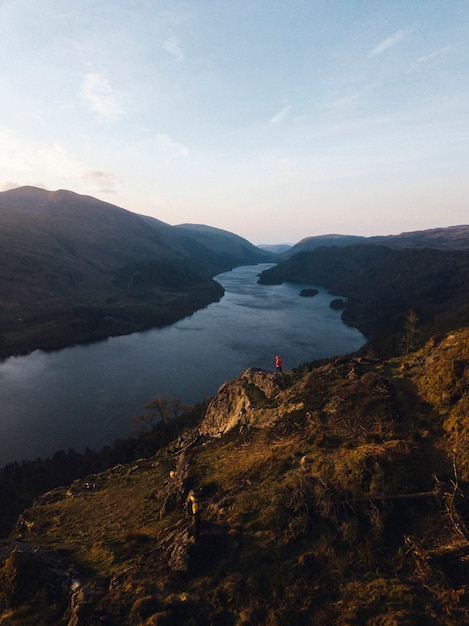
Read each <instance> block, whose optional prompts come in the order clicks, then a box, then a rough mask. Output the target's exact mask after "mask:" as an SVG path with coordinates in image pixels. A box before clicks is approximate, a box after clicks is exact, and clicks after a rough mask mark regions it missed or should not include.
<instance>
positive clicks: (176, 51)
mask: <svg viewBox="0 0 469 626" xmlns="http://www.w3.org/2000/svg"><path fill="white" fill-rule="evenodd" d="M161 47H162V48H163V50H166V52H168V53H169V54H172V55H173V56H175V57H176V58H177V59H179V60H180V61H183V60H184V51H183V49H182V48H181V46H180V45H179V42H178V40H177V39H176V37H168V39H165V40H164V41H163V43H162V44H161Z"/></svg>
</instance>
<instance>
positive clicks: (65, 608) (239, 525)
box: [0, 328, 469, 626]
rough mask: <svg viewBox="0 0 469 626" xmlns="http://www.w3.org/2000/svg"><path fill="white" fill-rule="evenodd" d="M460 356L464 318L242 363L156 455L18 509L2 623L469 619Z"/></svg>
mask: <svg viewBox="0 0 469 626" xmlns="http://www.w3.org/2000/svg"><path fill="white" fill-rule="evenodd" d="M468 363H469V329H467V328H466V329H460V330H459V331H457V332H454V333H452V334H450V335H448V336H446V337H444V338H442V340H441V341H439V342H437V341H432V342H430V343H428V344H427V345H426V346H424V347H423V348H421V349H420V350H419V351H418V352H414V353H410V354H408V355H407V356H406V357H401V358H399V359H393V360H388V361H383V362H372V361H370V360H365V359H358V358H352V359H340V360H338V361H335V362H334V361H331V362H326V363H322V364H320V363H311V364H309V367H308V368H306V369H305V370H302V371H299V370H298V371H291V372H287V373H286V374H285V375H284V376H281V377H278V376H277V375H275V374H273V373H270V372H266V371H263V370H248V371H246V372H244V373H243V374H242V375H240V376H239V377H238V378H237V379H236V380H234V381H230V382H227V383H225V384H224V385H223V386H222V387H221V389H220V390H219V393H218V394H217V396H216V397H215V398H214V399H213V401H212V402H211V403H210V405H209V407H208V409H207V411H206V414H205V417H204V418H203V420H202V422H201V423H200V425H199V426H198V428H196V429H193V430H191V431H185V432H184V433H183V434H182V435H181V436H180V437H179V438H178V439H177V440H175V441H174V442H173V443H172V444H170V445H169V446H167V447H165V448H164V449H162V450H160V451H159V452H158V453H157V454H156V455H155V456H153V457H151V458H148V459H141V460H140V461H138V462H136V463H134V464H132V465H129V466H118V467H115V468H113V469H111V470H108V471H106V472H104V473H102V474H98V475H94V476H90V477H87V478H86V479H85V480H78V481H75V483H73V484H72V485H71V486H70V487H69V488H65V487H64V488H59V489H57V490H54V491H53V492H50V493H49V494H46V495H45V496H44V497H43V498H41V499H40V500H39V501H38V503H37V504H36V505H35V506H33V507H32V508H30V509H28V510H27V511H25V513H24V515H23V516H22V517H21V518H20V520H19V523H18V525H17V527H16V530H15V531H14V532H13V533H12V536H11V538H10V541H9V542H7V543H6V544H5V545H4V547H3V550H2V554H1V556H2V559H3V561H2V563H3V565H2V567H1V568H0V606H1V607H2V610H3V612H4V615H6V614H7V612H8V616H9V617H8V619H10V621H9V622H8V623H9V624H11V625H12V626H26V624H30V623H32V620H33V621H34V623H35V625H36V626H42V625H45V624H47V626H54V625H55V624H57V625H58V624H66V623H69V624H86V625H87V626H95V625H96V626H97V625H98V624H100V625H102V624H105V625H109V626H110V625H111V624H112V625H115V624H128V625H135V626H151V625H154V624H181V625H183V624H193V625H196V626H197V625H204V626H205V625H206V624H224V625H227V626H231V625H232V626H235V625H238V624H245V625H252V626H271V625H272V624H275V625H277V626H291V625H292V624H315V625H317V626H329V625H330V624H349V625H350V626H374V625H376V624H422V625H424V626H425V625H426V624H428V625H430V624H442V625H443V624H445V625H446V626H453V625H454V626H456V625H457V624H462V623H467V620H468V619H469V599H468V595H467V590H468V584H469V566H468V562H469V561H468V557H469V534H468V529H467V524H468V522H469V509H468V507H467V504H466V499H467V496H469V456H468V452H467V450H468V449H469V446H468V444H469V435H468V432H467V424H466V418H465V415H466V413H467V408H468V406H469V404H468V402H469V395H468V394H469V367H468ZM434 385H437V386H436V387H434ZM190 489H195V490H196V491H197V493H198V494H199V497H200V502H201V505H202V526H201V536H200V538H199V539H198V540H196V541H194V539H193V538H192V537H191V531H190V522H189V519H187V517H185V513H184V502H185V498H186V496H187V493H188V491H189V490H190ZM28 620H29V621H28Z"/></svg>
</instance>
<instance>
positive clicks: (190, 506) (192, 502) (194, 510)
mask: <svg viewBox="0 0 469 626" xmlns="http://www.w3.org/2000/svg"><path fill="white" fill-rule="evenodd" d="M186 512H187V514H188V515H189V516H190V517H191V518H192V534H193V536H194V539H198V538H199V535H200V504H199V500H198V498H197V496H196V494H195V491H194V490H193V489H191V490H190V491H189V493H188V495H187V500H186Z"/></svg>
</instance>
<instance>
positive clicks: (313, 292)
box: [300, 289, 319, 298]
mask: <svg viewBox="0 0 469 626" xmlns="http://www.w3.org/2000/svg"><path fill="white" fill-rule="evenodd" d="M318 293H319V291H318V290H317V289H302V290H301V291H300V296H301V297H302V298H312V297H313V296H317V295H318Z"/></svg>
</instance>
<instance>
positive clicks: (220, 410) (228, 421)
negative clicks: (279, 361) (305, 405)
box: [199, 368, 302, 437]
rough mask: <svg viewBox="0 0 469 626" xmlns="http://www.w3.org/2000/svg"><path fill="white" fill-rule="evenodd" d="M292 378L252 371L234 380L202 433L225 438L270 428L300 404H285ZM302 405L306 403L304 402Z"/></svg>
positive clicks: (211, 409) (217, 398) (212, 407)
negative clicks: (227, 434)
mask: <svg viewBox="0 0 469 626" xmlns="http://www.w3.org/2000/svg"><path fill="white" fill-rule="evenodd" d="M288 380H289V377H288V375H282V374H276V373H275V374H274V373H272V372H268V371H266V370H262V369H258V368H250V369H248V370H246V371H245V372H244V373H243V374H241V375H240V376H239V377H238V378H236V379H235V380H233V381H228V382H226V383H224V384H223V385H222V386H221V387H220V389H219V390H218V392H217V394H216V396H215V398H214V399H213V400H212V401H211V402H210V404H209V406H208V407H207V411H206V413H205V417H204V419H203V421H202V423H201V425H200V427H199V434H200V435H205V436H209V437H221V436H222V435H224V434H225V433H227V432H229V431H230V430H232V429H234V428H238V429H240V430H244V429H249V428H266V427H268V426H272V425H273V424H275V423H276V422H277V421H278V420H279V419H281V418H283V417H284V416H285V415H287V414H288V413H291V412H292V411H296V410H298V408H301V407H299V405H298V404H297V403H294V402H293V403H292V402H291V401H289V402H288V403H287V402H285V397H284V395H283V392H284V389H285V387H286V386H287V385H288ZM300 404H301V405H302V403H300Z"/></svg>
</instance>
